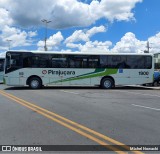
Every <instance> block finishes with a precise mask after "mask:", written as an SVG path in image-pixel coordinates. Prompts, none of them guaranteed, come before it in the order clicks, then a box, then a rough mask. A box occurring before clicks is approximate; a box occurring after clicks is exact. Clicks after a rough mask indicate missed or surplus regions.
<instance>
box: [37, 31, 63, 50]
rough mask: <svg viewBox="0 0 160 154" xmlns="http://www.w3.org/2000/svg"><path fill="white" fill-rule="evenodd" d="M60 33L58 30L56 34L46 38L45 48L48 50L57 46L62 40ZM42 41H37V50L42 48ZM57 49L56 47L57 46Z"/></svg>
mask: <svg viewBox="0 0 160 154" xmlns="http://www.w3.org/2000/svg"><path fill="white" fill-rule="evenodd" d="M63 39H64V38H63V36H62V33H61V32H60V31H59V32H57V33H56V34H54V35H52V36H50V37H49V39H47V48H48V50H52V49H54V48H57V47H58V46H59V45H60V44H61V42H62V41H63ZM44 45H45V44H44V41H39V42H38V43H37V46H38V47H39V48H38V49H39V50H44ZM57 49H58V48H57Z"/></svg>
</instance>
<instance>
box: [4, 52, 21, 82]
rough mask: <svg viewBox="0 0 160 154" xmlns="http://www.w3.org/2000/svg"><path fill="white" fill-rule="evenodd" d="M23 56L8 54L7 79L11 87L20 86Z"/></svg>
mask: <svg viewBox="0 0 160 154" xmlns="http://www.w3.org/2000/svg"><path fill="white" fill-rule="evenodd" d="M22 66H23V65H22V56H21V54H20V53H12V52H8V53H7V55H6V68H5V78H6V80H8V81H7V83H9V84H11V85H20V77H21V76H23V72H21V70H20V69H21V68H22Z"/></svg>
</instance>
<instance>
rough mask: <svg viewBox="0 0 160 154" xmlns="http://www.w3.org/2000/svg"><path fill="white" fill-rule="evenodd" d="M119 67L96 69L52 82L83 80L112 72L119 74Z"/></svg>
mask: <svg viewBox="0 0 160 154" xmlns="http://www.w3.org/2000/svg"><path fill="white" fill-rule="evenodd" d="M117 72H118V69H98V68H97V69H95V71H94V72H91V73H87V74H83V75H80V76H76V77H71V78H67V79H64V80H58V81H54V82H51V83H58V82H67V81H74V80H81V79H87V78H94V77H99V76H107V75H111V74H117Z"/></svg>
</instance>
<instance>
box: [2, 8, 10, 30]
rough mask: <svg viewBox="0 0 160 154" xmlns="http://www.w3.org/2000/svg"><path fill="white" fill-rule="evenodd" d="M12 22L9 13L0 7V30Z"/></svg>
mask: <svg viewBox="0 0 160 154" xmlns="http://www.w3.org/2000/svg"><path fill="white" fill-rule="evenodd" d="M12 24H13V20H12V18H11V17H10V13H9V12H8V11H7V10H5V9H3V8H0V31H1V29H2V28H3V27H4V26H5V25H12Z"/></svg>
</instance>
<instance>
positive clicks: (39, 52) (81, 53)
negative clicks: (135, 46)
mask: <svg viewBox="0 0 160 154" xmlns="http://www.w3.org/2000/svg"><path fill="white" fill-rule="evenodd" d="M7 52H20V53H23V52H25V53H26V52H28V53H34V54H36V53H37V54H66V55H70V54H71V55H152V56H153V54H151V53H111V52H110V53H109V52H98V53H94V52H61V51H38V50H37V51H32V50H31V51H28V50H26V51H25V50H23V51H22V50H15V51H14V50H12V51H7Z"/></svg>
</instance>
